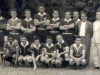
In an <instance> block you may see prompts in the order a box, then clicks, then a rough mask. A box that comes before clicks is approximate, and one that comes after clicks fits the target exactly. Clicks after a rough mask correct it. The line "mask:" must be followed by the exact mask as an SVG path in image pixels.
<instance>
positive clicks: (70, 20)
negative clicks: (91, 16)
mask: <svg viewBox="0 0 100 75" xmlns="http://www.w3.org/2000/svg"><path fill="white" fill-rule="evenodd" d="M71 20H72V19H71V18H70V19H69V20H67V19H66V18H65V19H64V21H67V22H69V21H71Z"/></svg>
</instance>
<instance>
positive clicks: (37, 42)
mask: <svg viewBox="0 0 100 75" xmlns="http://www.w3.org/2000/svg"><path fill="white" fill-rule="evenodd" d="M34 44H36V45H39V44H40V40H39V38H38V37H35V38H34Z"/></svg>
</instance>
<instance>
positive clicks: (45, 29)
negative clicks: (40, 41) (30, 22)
mask: <svg viewBox="0 0 100 75" xmlns="http://www.w3.org/2000/svg"><path fill="white" fill-rule="evenodd" d="M38 30H46V29H45V28H38Z"/></svg>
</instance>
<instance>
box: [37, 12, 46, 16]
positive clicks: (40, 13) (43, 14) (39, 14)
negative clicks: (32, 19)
mask: <svg viewBox="0 0 100 75" xmlns="http://www.w3.org/2000/svg"><path fill="white" fill-rule="evenodd" d="M38 15H40V16H44V15H46V13H45V12H44V13H43V14H41V13H40V12H39V13H38Z"/></svg>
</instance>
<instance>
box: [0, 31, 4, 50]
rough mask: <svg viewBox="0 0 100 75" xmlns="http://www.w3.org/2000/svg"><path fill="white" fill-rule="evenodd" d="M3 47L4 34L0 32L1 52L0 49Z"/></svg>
mask: <svg viewBox="0 0 100 75" xmlns="http://www.w3.org/2000/svg"><path fill="white" fill-rule="evenodd" d="M3 45H4V33H3V31H0V51H2V47H3Z"/></svg>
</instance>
